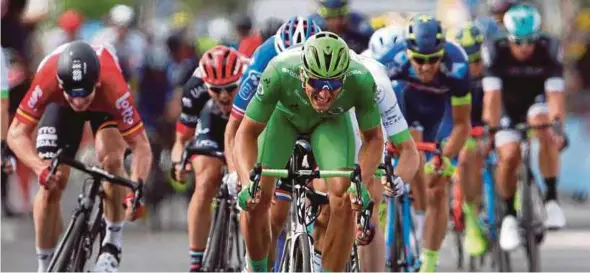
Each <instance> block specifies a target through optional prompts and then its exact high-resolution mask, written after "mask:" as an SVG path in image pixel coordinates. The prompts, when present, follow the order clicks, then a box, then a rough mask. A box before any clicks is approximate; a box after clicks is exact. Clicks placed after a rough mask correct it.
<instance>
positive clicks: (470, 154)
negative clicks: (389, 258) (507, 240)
mask: <svg viewBox="0 0 590 273" xmlns="http://www.w3.org/2000/svg"><path fill="white" fill-rule="evenodd" d="M455 41H456V42H457V44H459V45H460V46H461V47H463V49H464V50H465V52H466V53H467V59H468V60H469V74H471V96H472V97H471V126H472V127H477V126H483V121H482V118H481V114H482V110H483V89H482V87H481V79H482V78H483V70H484V68H485V67H484V64H483V61H482V59H481V47H482V44H483V42H484V34H483V32H482V31H481V29H479V28H478V27H477V25H476V24H475V23H474V22H467V23H466V24H465V25H463V26H462V27H461V28H460V29H459V31H458V32H457V34H456V35H455ZM480 147H481V146H480V145H478V143H477V141H476V140H475V139H473V138H471V137H469V139H468V140H467V142H466V143H465V146H464V147H463V149H462V150H461V153H460V154H459V157H467V158H474V159H475V160H474V161H465V160H462V161H463V162H464V164H462V165H459V166H458V168H457V176H456V181H457V182H458V185H460V187H461V189H462V193H463V202H462V206H461V205H459V206H457V209H458V212H457V213H456V215H461V212H463V214H464V215H465V243H464V244H465V249H466V250H467V252H468V253H469V254H470V255H471V256H480V255H482V254H483V253H484V251H485V250H486V248H487V241H486V237H485V235H484V234H483V232H482V230H481V228H480V226H479V219H478V211H479V209H478V208H479V205H480V204H479V202H480V200H481V193H482V183H483V181H482V176H481V173H480V171H479V170H481V169H482V168H483V160H484V159H483V155H484V153H485V152H486V151H484V150H482V149H481V148H480ZM453 209H456V208H453Z"/></svg>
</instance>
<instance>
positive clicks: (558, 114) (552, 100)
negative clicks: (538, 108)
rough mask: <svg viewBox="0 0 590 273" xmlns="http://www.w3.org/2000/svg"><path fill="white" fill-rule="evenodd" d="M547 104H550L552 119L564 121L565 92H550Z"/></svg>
mask: <svg viewBox="0 0 590 273" xmlns="http://www.w3.org/2000/svg"><path fill="white" fill-rule="evenodd" d="M547 105H548V106H549V118H550V119H551V121H553V120H556V119H557V120H559V121H561V122H563V121H564V118H565V94H564V93H563V92H548V93H547Z"/></svg>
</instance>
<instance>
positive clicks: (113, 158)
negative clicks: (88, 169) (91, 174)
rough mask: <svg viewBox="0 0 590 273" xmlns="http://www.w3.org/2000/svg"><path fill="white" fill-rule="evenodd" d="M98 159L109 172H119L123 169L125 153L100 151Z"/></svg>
mask: <svg viewBox="0 0 590 273" xmlns="http://www.w3.org/2000/svg"><path fill="white" fill-rule="evenodd" d="M97 154H98V161H100V165H101V166H102V168H104V169H105V170H106V171H107V172H117V171H118V170H121V169H123V154H122V153H117V152H108V153H102V152H101V153H98V152H97Z"/></svg>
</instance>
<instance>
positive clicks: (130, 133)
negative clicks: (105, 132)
mask: <svg viewBox="0 0 590 273" xmlns="http://www.w3.org/2000/svg"><path fill="white" fill-rule="evenodd" d="M141 128H143V122H141V121H140V122H139V123H137V124H136V125H135V126H133V127H131V128H129V129H128V130H126V131H124V132H121V136H122V137H127V136H130V135H132V134H133V133H135V132H136V131H137V130H139V129H141Z"/></svg>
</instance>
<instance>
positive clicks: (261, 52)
mask: <svg viewBox="0 0 590 273" xmlns="http://www.w3.org/2000/svg"><path fill="white" fill-rule="evenodd" d="M278 54H279V53H278V52H277V50H276V49H275V36H274V35H273V36H271V37H270V38H268V39H266V41H264V43H262V45H260V46H259V47H258V49H256V51H254V55H252V58H251V59H250V65H248V68H247V69H246V71H245V72H244V74H243V75H242V79H241V80H240V90H239V91H238V94H237V95H236V96H235V98H234V105H233V109H232V111H231V114H232V116H234V117H235V118H237V119H239V120H241V119H242V118H243V117H244V113H245V112H246V107H248V103H250V100H251V99H252V97H253V95H254V93H256V88H258V83H259V82H260V75H262V72H263V71H264V69H265V68H266V66H267V65H268V63H269V62H270V60H272V58H274V57H275V56H277V55H278Z"/></svg>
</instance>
